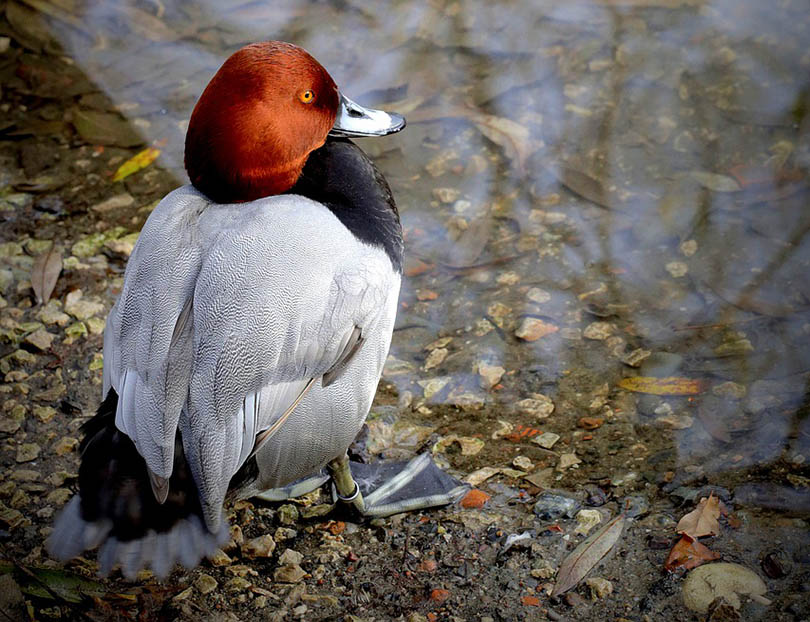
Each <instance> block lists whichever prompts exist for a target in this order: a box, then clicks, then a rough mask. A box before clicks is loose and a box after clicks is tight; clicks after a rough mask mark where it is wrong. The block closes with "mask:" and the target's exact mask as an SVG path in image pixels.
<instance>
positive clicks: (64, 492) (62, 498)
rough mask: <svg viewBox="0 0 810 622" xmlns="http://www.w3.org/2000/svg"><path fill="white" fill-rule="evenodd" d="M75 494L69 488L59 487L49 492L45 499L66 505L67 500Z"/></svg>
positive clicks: (48, 501) (55, 503)
mask: <svg viewBox="0 0 810 622" xmlns="http://www.w3.org/2000/svg"><path fill="white" fill-rule="evenodd" d="M72 496H73V493H72V492H71V491H70V489H68V488H57V489H56V490H52V491H51V492H49V493H48V496H47V497H45V501H46V502H47V503H53V504H54V505H65V503H67V500H68V499H70V497H72Z"/></svg>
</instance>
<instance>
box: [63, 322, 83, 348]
mask: <svg viewBox="0 0 810 622" xmlns="http://www.w3.org/2000/svg"><path fill="white" fill-rule="evenodd" d="M86 336H87V326H85V324H84V322H74V323H73V324H71V325H70V326H68V327H67V328H66V329H65V337H66V338H65V340H64V343H65V344H67V345H70V344H71V343H73V342H74V341H76V340H77V339H80V338H82V337H86Z"/></svg>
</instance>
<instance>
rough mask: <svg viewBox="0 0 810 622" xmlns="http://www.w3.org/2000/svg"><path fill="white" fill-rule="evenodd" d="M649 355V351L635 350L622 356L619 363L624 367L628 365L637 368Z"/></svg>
mask: <svg viewBox="0 0 810 622" xmlns="http://www.w3.org/2000/svg"><path fill="white" fill-rule="evenodd" d="M651 354H652V352H650V351H649V350H645V349H644V348H636V349H635V350H633V351H632V352H628V353H627V354H625V355H623V356H622V357H621V362H622V363H624V364H625V365H629V366H630V367H638V366H639V365H641V363H642V362H643V361H644V360H645V359H647V358H648V357H649V356H650V355H651Z"/></svg>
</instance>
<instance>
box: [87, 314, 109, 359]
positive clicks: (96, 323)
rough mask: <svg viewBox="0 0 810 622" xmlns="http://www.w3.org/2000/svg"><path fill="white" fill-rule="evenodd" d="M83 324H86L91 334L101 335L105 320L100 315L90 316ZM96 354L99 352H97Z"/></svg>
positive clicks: (105, 323)
mask: <svg viewBox="0 0 810 622" xmlns="http://www.w3.org/2000/svg"><path fill="white" fill-rule="evenodd" d="M85 324H87V330H88V331H89V332H90V334H91V335H101V334H102V333H103V332H104V327H105V326H106V325H107V322H106V321H105V320H102V319H101V318H100V317H91V318H87V321H86V322H85ZM97 354H101V352H97Z"/></svg>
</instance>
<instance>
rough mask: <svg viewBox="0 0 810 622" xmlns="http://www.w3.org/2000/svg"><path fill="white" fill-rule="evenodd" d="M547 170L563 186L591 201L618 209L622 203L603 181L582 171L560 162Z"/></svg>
mask: <svg viewBox="0 0 810 622" xmlns="http://www.w3.org/2000/svg"><path fill="white" fill-rule="evenodd" d="M549 170H550V172H551V173H552V174H553V175H554V176H555V177H556V178H557V180H558V181H559V182H560V183H561V184H562V185H563V186H565V187H566V188H568V189H569V190H570V191H571V192H573V193H574V194H576V195H579V196H581V197H582V198H583V199H585V200H587V201H590V202H591V203H595V204H596V205H600V206H601V207H606V208H609V209H619V208H620V207H622V205H623V202H622V201H621V200H620V199H619V198H618V197H617V196H616V193H615V192H611V191H610V190H608V188H607V187H606V184H605V183H604V182H602V181H600V180H598V179H596V178H594V177H592V176H591V175H589V174H587V173H585V172H583V171H580V170H578V169H576V168H573V167H572V166H570V165H567V164H560V166H559V167H552V168H550V169H549Z"/></svg>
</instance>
